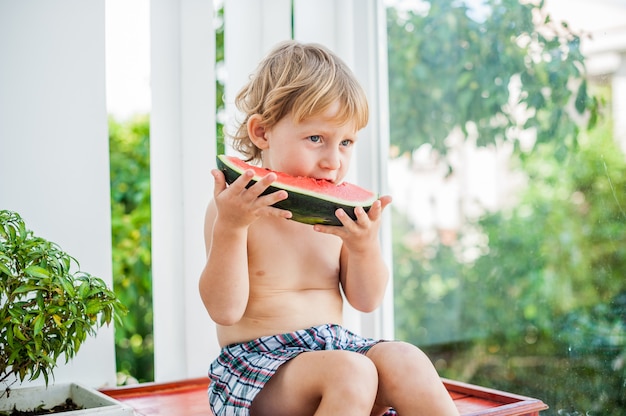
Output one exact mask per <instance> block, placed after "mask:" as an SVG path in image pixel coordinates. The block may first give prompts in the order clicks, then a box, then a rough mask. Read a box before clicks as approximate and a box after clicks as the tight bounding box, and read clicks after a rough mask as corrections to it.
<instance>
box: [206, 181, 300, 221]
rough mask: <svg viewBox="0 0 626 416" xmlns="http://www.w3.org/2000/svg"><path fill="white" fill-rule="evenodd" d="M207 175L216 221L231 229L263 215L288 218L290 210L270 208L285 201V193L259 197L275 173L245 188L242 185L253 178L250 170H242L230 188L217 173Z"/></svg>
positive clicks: (279, 192)
mask: <svg viewBox="0 0 626 416" xmlns="http://www.w3.org/2000/svg"><path fill="white" fill-rule="evenodd" d="M211 174H212V175H213V178H214V179H215V186H214V190H213V198H214V200H215V205H216V207H217V213H218V218H219V219H220V221H225V222H226V223H228V224H229V225H230V226H232V227H247V226H249V225H250V224H252V223H253V222H254V221H255V220H256V219H258V218H260V217H263V216H274V217H279V218H291V212H290V211H286V210H283V209H279V208H275V207H272V206H271V205H273V204H275V203H276V202H278V201H282V200H284V199H287V196H288V195H287V191H283V190H281V191H277V192H273V193H271V194H267V195H261V194H262V193H263V192H264V191H265V190H266V189H267V188H268V187H269V186H270V185H271V184H272V182H274V181H275V180H276V174H275V173H268V174H267V175H265V176H264V177H263V178H261V179H260V180H259V181H258V182H257V183H255V184H254V185H252V186H250V187H249V188H246V185H248V183H249V182H250V180H251V179H252V178H253V177H254V172H253V171H252V170H247V171H245V172H244V173H243V174H242V175H241V176H240V177H239V178H237V179H236V180H235V181H234V182H233V183H232V184H230V186H228V185H227V184H226V178H225V177H224V173H223V172H221V171H220V170H217V169H214V170H212V171H211Z"/></svg>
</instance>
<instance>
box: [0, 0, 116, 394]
mask: <svg viewBox="0 0 626 416" xmlns="http://www.w3.org/2000/svg"><path fill="white" fill-rule="evenodd" d="M104 15H105V9H104V0H97V1H83V0H56V1H54V2H51V1H48V0H0V62H1V64H0V209H10V210H14V211H17V212H19V213H20V214H21V215H22V217H23V218H24V220H25V221H26V224H27V226H28V228H30V229H31V230H33V232H34V233H35V234H36V235H38V236H41V237H44V238H46V239H49V240H52V241H54V242H56V243H58V244H59V245H60V246H61V247H62V248H63V250H65V251H66V252H68V253H69V254H70V255H72V256H74V257H75V258H76V259H77V260H78V261H79V262H80V266H81V269H82V270H85V271H87V272H89V273H91V274H94V275H96V276H98V277H100V278H102V279H104V280H105V281H106V282H107V283H108V284H109V285H111V284H112V276H111V275H112V266H111V205H110V190H109V158H108V155H109V151H108V133H107V113H106V99H105V37H104V23H105V19H104ZM59 364H60V367H59V368H57V369H56V370H55V372H54V374H55V381H56V382H57V383H59V382H65V381H77V382H81V383H84V384H87V385H90V386H93V387H100V386H104V385H115V349H114V341H113V328H112V327H110V328H106V327H105V328H104V329H102V330H100V331H99V332H98V335H97V337H96V338H88V340H87V342H86V343H85V344H84V345H83V346H82V347H81V349H80V351H79V352H78V355H77V356H76V358H75V359H74V360H73V361H72V362H71V363H70V364H69V365H63V359H61V360H60V362H59ZM36 384H43V380H38V381H37V382H36Z"/></svg>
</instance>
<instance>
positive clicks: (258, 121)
mask: <svg viewBox="0 0 626 416" xmlns="http://www.w3.org/2000/svg"><path fill="white" fill-rule="evenodd" d="M247 125H248V136H249V137H250V140H251V141H252V143H254V145H255V146H256V147H258V148H259V149H261V150H265V149H267V148H268V147H269V142H268V141H267V138H266V137H265V126H263V117H261V115H260V114H253V115H251V116H250V117H249V118H248V123H247Z"/></svg>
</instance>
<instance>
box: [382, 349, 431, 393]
mask: <svg viewBox="0 0 626 416" xmlns="http://www.w3.org/2000/svg"><path fill="white" fill-rule="evenodd" d="M379 345H381V348H380V349H379V350H378V351H376V353H377V355H376V356H372V360H374V361H375V362H376V365H377V367H378V373H379V377H380V379H381V383H382V384H384V385H386V386H393V388H394V389H398V390H402V389H403V388H406V387H409V386H410V388H412V389H415V388H418V389H428V388H429V386H433V385H437V384H438V383H434V384H433V382H435V381H439V380H440V378H439V375H438V374H437V371H436V370H435V367H434V366H433V364H432V362H431V360H430V359H429V358H428V356H427V355H426V354H425V353H424V352H423V351H422V350H420V349H419V348H417V347H416V346H414V345H412V344H409V343H406V342H389V343H385V344H384V345H383V344H379Z"/></svg>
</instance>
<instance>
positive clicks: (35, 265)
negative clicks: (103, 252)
mask: <svg viewBox="0 0 626 416" xmlns="http://www.w3.org/2000/svg"><path fill="white" fill-rule="evenodd" d="M79 268H80V265H79V264H78V261H77V260H76V259H75V258H73V257H72V256H70V255H69V254H67V253H65V252H64V251H63V250H62V249H61V248H60V247H59V246H58V245H57V244H55V243H53V242H50V241H47V240H45V239H43V238H41V237H37V236H35V235H34V234H33V232H32V231H30V230H28V229H27V228H26V225H25V223H24V221H23V220H22V218H21V217H20V215H19V214H17V213H15V212H12V211H7V210H2V211H0V386H2V391H0V398H1V399H2V400H0V403H2V404H1V405H0V415H2V414H5V415H13V414H16V415H19V414H29V415H33V414H42V413H33V412H30V413H19V412H18V411H17V410H31V411H32V410H33V409H35V408H52V407H55V406H58V405H62V406H65V405H63V403H64V402H66V399H69V400H67V402H68V408H70V409H71V408H72V406H74V407H75V406H78V407H81V406H93V405H95V406H96V407H101V408H102V409H105V407H106V406H109V405H111V406H113V407H117V409H115V410H116V411H117V410H120V409H121V410H122V411H121V412H113V413H110V412H109V413H106V412H104V413H103V412H102V411H98V412H97V413H98V414H99V415H102V414H111V415H112V414H132V411H131V412H130V413H129V412H127V409H125V406H121V404H120V403H119V402H116V401H114V400H111V401H109V402H107V400H106V399H108V397H107V396H105V395H103V394H102V393H100V392H98V391H95V390H93V389H88V388H86V387H83V386H79V385H76V384H73V383H70V385H62V386H48V384H49V381H50V376H53V370H54V368H55V367H56V366H57V361H58V360H59V359H61V357H64V359H65V362H68V361H69V360H71V359H72V358H73V357H74V356H75V355H76V353H77V352H78V350H79V348H80V346H81V344H82V343H83V342H84V341H85V339H86V338H87V336H88V335H90V336H91V335H95V333H96V330H97V328H99V327H100V326H102V325H105V324H106V325H108V324H110V323H111V322H112V321H113V319H117V320H119V317H120V314H121V313H124V312H125V308H124V306H123V305H122V304H121V303H120V302H119V300H118V299H117V298H116V296H115V294H114V293H113V292H112V291H111V290H110V289H109V288H107V286H106V284H105V283H104V282H103V281H102V280H101V279H100V278H98V277H95V276H92V275H90V274H89V273H86V272H83V271H80V270H77V269H79ZM39 377H43V380H44V381H45V386H44V387H24V388H16V389H11V386H12V385H13V384H14V383H16V382H17V381H20V382H23V381H24V380H35V379H37V378H39ZM53 387H54V388H53ZM35 388H39V389H42V390H44V391H42V392H37V393H34V392H33V391H32V389H35ZM89 390H90V391H92V392H93V393H94V394H95V396H96V397H95V398H86V399H85V398H84V396H85V394H86V393H85V392H86V391H89ZM22 391H23V392H22ZM59 395H61V396H64V397H57V396H59ZM23 396H26V398H29V399H35V400H36V402H35V403H33V404H32V405H28V404H20V403H19V402H16V401H18V400H20V399H21V398H22V397H23ZM44 397H52V398H53V400H54V399H56V400H57V401H59V402H61V403H50V404H47V403H43V402H42V399H43V398H44ZM31 401H32V400H31ZM72 402H74V403H72ZM76 402H85V403H84V404H82V403H76ZM105 402H107V403H105ZM26 406H30V407H26ZM20 407H24V409H20ZM122 407H123V408H124V409H122ZM16 409H17V410H16ZM61 411H67V410H61ZM48 413H49V412H48ZM66 414H75V412H73V411H71V412H68V413H66Z"/></svg>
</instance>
